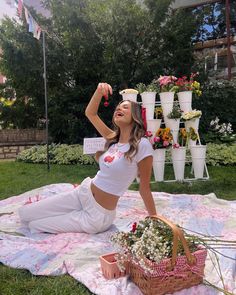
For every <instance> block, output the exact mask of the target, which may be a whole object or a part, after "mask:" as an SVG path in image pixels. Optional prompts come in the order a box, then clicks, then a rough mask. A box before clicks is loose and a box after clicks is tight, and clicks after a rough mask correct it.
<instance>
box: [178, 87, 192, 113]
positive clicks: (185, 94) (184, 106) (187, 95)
mask: <svg viewBox="0 0 236 295" xmlns="http://www.w3.org/2000/svg"><path fill="white" fill-rule="evenodd" d="M177 95H178V100H179V105H180V109H181V111H183V112H184V113H186V112H189V111H191V110H192V91H181V92H178V93H177Z"/></svg>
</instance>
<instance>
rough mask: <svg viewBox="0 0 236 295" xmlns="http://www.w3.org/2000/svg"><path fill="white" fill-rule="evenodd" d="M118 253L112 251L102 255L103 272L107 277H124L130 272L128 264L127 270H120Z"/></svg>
mask: <svg viewBox="0 0 236 295" xmlns="http://www.w3.org/2000/svg"><path fill="white" fill-rule="evenodd" d="M116 254H117V253H110V254H105V255H102V256H100V257H99V258H100V263H101V269H102V274H103V275H104V277H105V278H106V279H117V278H120V277H123V276H125V275H127V274H128V273H129V267H128V265H126V268H125V271H123V272H122V271H120V269H119V267H118V266H117V262H116V259H115V255H116Z"/></svg>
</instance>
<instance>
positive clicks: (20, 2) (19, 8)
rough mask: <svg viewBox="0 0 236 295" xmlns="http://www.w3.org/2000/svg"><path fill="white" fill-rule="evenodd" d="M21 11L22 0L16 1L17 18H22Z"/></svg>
mask: <svg viewBox="0 0 236 295" xmlns="http://www.w3.org/2000/svg"><path fill="white" fill-rule="evenodd" d="M22 10H23V1H22V0H18V7H17V11H18V15H19V17H22Z"/></svg>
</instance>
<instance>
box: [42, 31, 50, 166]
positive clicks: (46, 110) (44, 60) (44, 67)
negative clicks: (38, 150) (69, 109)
mask: <svg viewBox="0 0 236 295" xmlns="http://www.w3.org/2000/svg"><path fill="white" fill-rule="evenodd" d="M42 33H43V69H44V73H43V78H44V97H45V118H46V144H47V169H48V171H49V170H50V164H49V146H48V98H47V72H46V53H45V31H43V32H42Z"/></svg>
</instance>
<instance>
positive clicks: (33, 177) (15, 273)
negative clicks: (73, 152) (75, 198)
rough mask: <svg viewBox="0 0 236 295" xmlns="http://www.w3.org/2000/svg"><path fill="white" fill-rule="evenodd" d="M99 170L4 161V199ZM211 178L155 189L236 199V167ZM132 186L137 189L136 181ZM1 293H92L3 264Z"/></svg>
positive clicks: (0, 178) (0, 176)
mask: <svg viewBox="0 0 236 295" xmlns="http://www.w3.org/2000/svg"><path fill="white" fill-rule="evenodd" d="M96 171H97V168H96V167H93V166H79V165H78V166H77V165H74V166H59V165H52V166H51V169H50V171H49V172H48V171H47V167H46V165H39V164H25V163H18V162H14V161H2V162H0V199H5V198H7V197H10V196H12V195H18V194H20V193H23V192H25V191H28V190H31V189H34V188H37V187H39V186H43V185H46V184H51V183H62V182H70V183H79V182H81V181H82V180H83V179H84V178H85V177H87V176H91V177H93V176H94V175H95V173H96ZM208 171H209V175H210V180H207V181H192V182H185V183H176V182H173V183H152V184H151V188H152V190H153V191H165V192H169V193H189V194H192V193H193V194H208V193H211V192H214V193H215V194H216V195H217V197H219V198H223V199H227V200H236V181H235V180H236V179H235V175H236V167H209V168H208ZM172 174H173V172H172V169H171V167H167V169H166V177H167V178H173V175H172ZM130 188H131V189H137V188H138V185H137V184H133V185H132V186H131V187H130ZM0 286H1V288H0V294H1V295H13V294H14V295H87V294H92V293H91V292H90V291H89V290H87V289H86V288H85V287H84V286H83V285H82V284H80V283H78V282H77V281H76V280H74V279H73V278H72V277H70V276H68V275H63V276H60V277H46V276H33V275H32V274H30V273H29V272H28V271H26V270H16V269H12V268H9V267H6V266H4V265H0Z"/></svg>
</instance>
